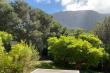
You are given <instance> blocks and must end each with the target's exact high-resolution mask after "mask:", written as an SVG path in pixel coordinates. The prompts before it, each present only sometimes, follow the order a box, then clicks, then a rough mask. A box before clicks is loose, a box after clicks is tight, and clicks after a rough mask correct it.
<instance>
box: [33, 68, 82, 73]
mask: <svg viewBox="0 0 110 73" xmlns="http://www.w3.org/2000/svg"><path fill="white" fill-rule="evenodd" d="M31 73H80V72H79V71H78V70H55V69H36V70H34V71H33V72H31Z"/></svg>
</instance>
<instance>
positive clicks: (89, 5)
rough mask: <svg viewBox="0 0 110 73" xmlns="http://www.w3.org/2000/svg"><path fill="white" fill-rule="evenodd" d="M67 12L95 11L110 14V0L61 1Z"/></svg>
mask: <svg viewBox="0 0 110 73" xmlns="http://www.w3.org/2000/svg"><path fill="white" fill-rule="evenodd" d="M61 5H62V6H63V7H64V10H65V11H77V10H95V11H98V12H101V13H109V12H110V0H61Z"/></svg>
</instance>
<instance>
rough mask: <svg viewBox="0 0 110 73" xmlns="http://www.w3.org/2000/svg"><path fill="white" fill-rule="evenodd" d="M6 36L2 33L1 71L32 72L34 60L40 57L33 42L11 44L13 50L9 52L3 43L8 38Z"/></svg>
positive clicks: (4, 72)
mask: <svg viewBox="0 0 110 73" xmlns="http://www.w3.org/2000/svg"><path fill="white" fill-rule="evenodd" d="M3 33H4V32H3ZM0 34H1V32H0ZM3 35H10V34H8V33H4V34H3ZM6 38H7V37H5V38H4V37H2V36H1V35H0V73H30V71H31V69H32V66H33V64H34V62H36V61H37V60H38V59H39V55H38V54H39V53H38V52H37V51H36V50H34V47H33V46H32V45H31V44H30V45H27V44H26V43H25V42H23V41H22V42H21V43H17V44H15V45H11V50H10V51H9V52H7V51H5V47H4V45H3V44H4V42H3V40H4V39H5V40H7V39H6ZM8 39H9V38H8Z"/></svg>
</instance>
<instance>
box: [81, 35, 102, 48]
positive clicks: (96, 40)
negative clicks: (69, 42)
mask: <svg viewBox="0 0 110 73" xmlns="http://www.w3.org/2000/svg"><path fill="white" fill-rule="evenodd" d="M79 38H81V39H83V40H86V41H88V42H90V43H91V44H92V45H93V46H94V47H100V46H101V45H102V41H101V40H100V39H99V38H98V37H96V36H95V35H93V34H86V33H83V34H80V35H79Z"/></svg>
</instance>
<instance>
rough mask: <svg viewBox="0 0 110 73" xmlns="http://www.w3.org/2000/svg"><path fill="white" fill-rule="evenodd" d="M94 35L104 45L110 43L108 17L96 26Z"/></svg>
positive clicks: (109, 19) (109, 21)
mask: <svg viewBox="0 0 110 73" xmlns="http://www.w3.org/2000/svg"><path fill="white" fill-rule="evenodd" d="M94 33H95V34H96V35H98V37H99V38H100V39H101V40H102V41H103V43H104V44H109V42H110V17H106V18H105V20H104V21H102V22H100V23H98V24H97V26H96V28H95V30H94Z"/></svg>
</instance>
